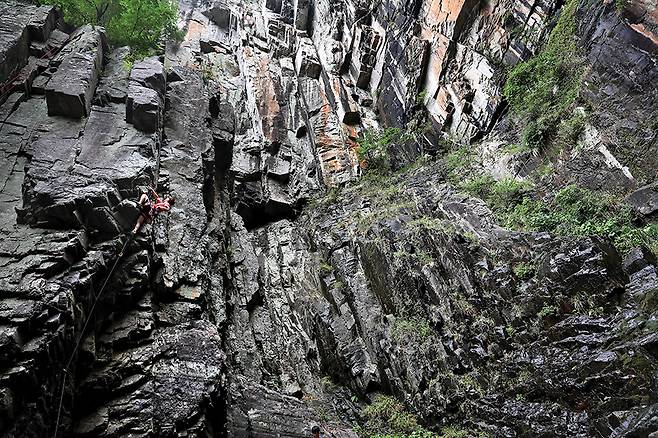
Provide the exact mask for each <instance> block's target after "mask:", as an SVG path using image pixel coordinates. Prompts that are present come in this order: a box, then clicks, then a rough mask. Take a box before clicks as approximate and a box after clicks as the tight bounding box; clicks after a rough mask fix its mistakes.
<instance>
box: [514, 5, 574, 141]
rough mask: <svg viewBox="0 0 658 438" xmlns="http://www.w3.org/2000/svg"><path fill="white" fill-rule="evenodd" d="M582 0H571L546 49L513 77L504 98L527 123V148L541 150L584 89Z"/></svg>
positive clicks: (525, 137) (517, 66)
mask: <svg viewBox="0 0 658 438" xmlns="http://www.w3.org/2000/svg"><path fill="white" fill-rule="evenodd" d="M577 5H578V0H568V1H567V2H566V4H565V5H564V7H563V8H562V12H561V13H560V18H559V20H558V23H557V25H556V26H555V28H554V29H553V30H552V32H551V34H550V36H549V39H548V43H547V45H546V47H545V48H544V49H543V50H542V51H541V52H540V53H539V54H537V55H536V56H534V57H532V58H531V59H529V60H527V61H525V62H521V63H519V64H517V65H516V66H515V67H514V68H513V69H512V71H511V72H510V73H509V76H508V78H507V81H506V83H505V86H504V88H503V94H504V95H505V98H506V99H507V101H508V102H509V103H510V106H511V107H512V110H513V112H514V113H515V114H517V115H518V116H519V117H521V118H522V119H523V120H525V127H524V129H523V134H522V137H523V144H524V145H525V146H526V147H528V148H539V147H541V146H542V145H544V144H545V143H546V142H548V140H549V139H550V138H551V137H552V136H553V135H554V129H555V127H556V126H557V125H558V124H559V121H560V120H561V119H562V118H563V116H564V114H565V113H566V111H567V110H568V109H569V108H570V107H571V105H572V104H573V102H574V101H575V99H576V97H577V96H578V92H579V90H580V85H581V77H582V73H583V68H582V66H581V63H580V62H579V53H578V49H577V47H576V39H575V30H576V23H575V13H576V8H577Z"/></svg>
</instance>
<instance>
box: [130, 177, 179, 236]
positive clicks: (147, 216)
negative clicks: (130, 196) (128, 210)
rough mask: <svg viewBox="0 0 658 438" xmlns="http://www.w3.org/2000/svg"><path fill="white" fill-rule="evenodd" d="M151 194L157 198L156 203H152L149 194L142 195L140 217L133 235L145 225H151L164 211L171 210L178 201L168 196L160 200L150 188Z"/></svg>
mask: <svg viewBox="0 0 658 438" xmlns="http://www.w3.org/2000/svg"><path fill="white" fill-rule="evenodd" d="M149 190H150V192H151V193H152V194H153V197H154V198H155V202H151V200H150V199H149V196H148V193H146V192H144V193H142V196H141V197H140V198H139V209H140V213H139V217H138V218H137V223H136V224H135V228H133V231H132V233H133V234H137V232H138V231H139V229H140V228H141V226H142V225H143V224H144V223H150V222H151V221H152V220H153V218H154V217H155V216H157V215H158V214H160V213H162V212H163V211H169V210H171V207H172V206H173V205H174V202H175V201H176V200H175V199H174V197H173V196H167V197H166V198H164V200H162V199H160V197H159V196H158V194H157V193H155V190H153V189H152V188H150V187H149Z"/></svg>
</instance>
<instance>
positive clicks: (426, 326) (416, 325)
mask: <svg viewBox="0 0 658 438" xmlns="http://www.w3.org/2000/svg"><path fill="white" fill-rule="evenodd" d="M391 334H392V335H393V338H394V339H395V340H396V341H397V342H399V343H402V342H404V341H406V340H409V339H411V340H416V341H419V342H425V341H426V340H428V339H430V337H431V336H432V335H433V334H434V330H432V327H431V326H430V323H429V321H427V320H425V319H421V318H414V319H403V318H398V319H396V320H395V322H394V323H393V328H392V329H391Z"/></svg>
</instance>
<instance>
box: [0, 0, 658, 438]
mask: <svg viewBox="0 0 658 438" xmlns="http://www.w3.org/2000/svg"><path fill="white" fill-rule="evenodd" d="M563 9H564V4H563V2H560V1H550V0H546V1H543V0H537V1H530V2H526V1H521V0H518V1H510V0H501V1H498V0H489V1H480V2H477V1H470V0H445V1H444V0H414V1H409V2H405V1H397V0H382V1H373V2H364V1H358V0H344V1H329V0H263V1H260V0H258V1H256V0H254V1H244V2H239V1H234V2H233V1H215V0H182V1H181V3H180V26H181V28H182V29H183V30H184V32H185V37H184V39H183V41H182V42H179V43H167V44H166V47H165V48H164V50H163V54H162V55H160V56H153V57H148V58H146V59H143V60H139V61H136V62H135V63H134V64H132V63H131V62H129V60H128V58H127V57H128V55H129V50H128V49H127V48H113V47H109V46H108V44H107V41H106V37H105V34H104V30H103V29H102V28H99V27H92V26H83V27H81V28H79V29H76V30H74V31H72V32H71V33H67V32H65V31H64V30H67V28H66V27H65V26H64V24H63V22H62V17H61V16H60V14H59V12H58V11H56V10H55V9H54V8H52V7H49V6H41V7H36V6H32V5H28V4H26V3H22V2H19V1H18V0H11V1H7V2H4V3H3V4H2V5H0V83H3V84H4V85H3V86H2V88H1V89H0V90H2V91H1V92H0V103H1V105H0V151H1V153H2V158H3V159H2V161H1V162H0V178H1V183H0V202H1V208H0V235H1V236H2V237H1V239H0V246H1V248H2V249H1V251H0V264H1V270H0V291H1V292H2V295H1V296H0V329H1V331H0V333H1V336H0V352H1V354H0V367H1V368H2V373H1V378H0V435H2V436H7V437H14V436H15V437H27V436H30V437H32V436H34V437H41V436H44V437H45V436H54V435H58V436H73V437H120V436H179V437H183V436H208V437H215V436H235V437H282V436H285V437H306V436H310V428H311V427H312V426H314V425H320V426H321V427H322V429H323V431H324V433H326V434H327V436H334V437H357V436H359V433H360V432H359V430H360V429H359V428H358V427H357V425H359V424H362V423H363V421H364V418H363V414H362V412H363V411H362V409H363V407H364V406H365V405H367V404H368V403H369V402H371V401H372V400H373V399H374V397H375V396H376V395H377V394H388V395H393V396H395V397H396V398H397V399H399V400H401V401H402V402H404V404H405V405H406V406H407V408H408V409H409V411H410V412H412V413H413V414H414V415H416V416H417V418H418V420H419V422H420V423H421V424H423V426H424V427H426V428H428V429H430V430H433V431H436V432H439V431H441V430H442V429H443V428H445V427H456V428H460V429H463V430H464V431H469V432H468V433H470V434H471V435H472V436H477V434H478V433H479V434H488V435H489V436H505V437H515V436H559V437H576V436H582V437H587V436H606V437H607V436H615V437H621V436H638V437H644V436H653V435H650V434H653V433H654V432H655V431H656V430H658V423H657V422H656V418H658V402H657V399H658V394H657V393H656V370H657V369H658V365H657V362H656V361H657V356H656V355H657V354H658V336H657V335H656V332H655V328H656V324H655V321H656V312H657V310H658V309H657V308H656V293H657V291H658V267H657V264H656V260H655V257H654V256H653V255H652V254H651V253H650V252H649V251H648V250H647V249H646V248H633V249H631V250H630V251H628V252H627V253H624V254H622V253H620V252H619V251H618V250H617V249H615V247H614V246H612V245H611V243H610V242H609V241H608V240H606V239H602V238H597V237H580V238H572V237H559V236H552V235H550V234H548V233H545V232H520V231H510V230H507V229H505V228H503V227H501V226H500V224H499V223H498V222H497V220H496V218H495V216H494V214H493V213H492V211H491V210H490V208H489V207H488V206H487V205H486V204H485V203H483V202H482V201H481V200H479V199H476V198H473V197H470V196H468V195H466V194H464V193H462V192H461V191H460V190H458V188H457V187H455V184H453V182H451V181H450V178H449V177H448V175H447V173H446V169H445V166H444V165H443V164H442V163H441V162H440V161H439V160H436V159H433V158H430V157H436V156H441V155H442V154H444V153H445V152H446V148H447V147H448V146H446V144H447V143H446V141H445V139H446V138H448V139H450V142H452V143H469V144H472V145H474V149H473V153H474V154H476V155H477V156H478V157H479V158H481V165H482V166H483V167H485V168H487V169H489V170H490V171H492V172H494V173H495V174H497V175H501V176H514V177H517V178H519V179H523V178H525V177H527V176H528V175H530V174H531V172H533V171H534V170H535V169H536V168H537V167H539V166H540V164H541V162H542V161H541V160H542V159H543V157H542V156H541V154H533V153H523V154H520V155H519V154H517V155H514V154H510V153H509V150H508V148H506V146H508V145H509V144H510V143H514V142H516V141H517V140H518V136H519V131H520V127H519V126H516V125H515V122H514V120H513V118H512V116H511V114H510V112H509V110H508V107H507V105H506V103H505V101H504V99H503V86H504V81H505V73H506V72H507V71H508V70H509V69H510V68H512V67H513V66H514V65H516V64H517V63H519V62H521V61H522V60H525V59H528V58H530V57H531V56H533V55H534V54H536V53H537V52H538V51H540V50H541V48H542V47H543V45H544V44H545V43H546V41H547V39H548V35H549V34H550V31H551V29H552V28H553V27H554V25H555V23H556V21H557V17H558V16H559V14H560V12H561V11H562V10H563ZM655 9H656V5H655V2H651V1H641V0H631V1H629V2H622V3H619V4H617V5H616V4H613V3H611V2H603V1H599V0H582V1H580V2H579V3H578V6H577V9H576V18H575V20H576V21H575V22H576V36H577V39H578V47H579V50H580V51H581V52H582V54H583V65H584V74H583V83H584V86H583V88H582V90H581V96H582V99H583V100H584V102H586V106H587V107H588V109H589V110H590V111H591V112H592V113H593V114H594V116H593V117H591V118H589V119H588V121H587V124H586V127H585V135H584V136H585V140H584V141H583V145H582V147H581V148H578V149H574V150H572V151H561V152H560V153H559V154H556V156H555V157H553V158H554V164H553V172H552V174H551V175H550V176H549V177H547V178H546V179H544V180H542V181H543V182H542V184H544V186H543V189H544V190H545V191H546V192H547V193H552V192H554V191H555V190H557V189H558V188H559V187H562V186H564V185H566V184H570V183H578V184H580V185H582V186H584V187H588V188H591V189H595V190H601V191H604V192H606V193H610V194H614V195H615V196H618V197H626V199H627V200H628V203H629V205H630V206H632V207H633V208H634V209H636V210H637V212H638V214H640V215H641V216H642V217H645V218H651V217H653V216H652V215H655V213H656V212H658V189H656V184H658V183H656V164H657V160H658V140H657V136H658V134H657V130H656V124H655V120H656V117H657V116H658V114H657V113H658V105H657V102H656V100H657V99H658V93H657V87H658V80H657V79H658V68H657V67H656V59H657V57H658V34H657V31H656V29H657V24H656V22H657V18H656V14H655ZM421 119H422V124H423V126H422V127H421V126H420V124H421ZM384 127H397V128H402V129H405V130H408V131H410V130H414V132H413V140H411V141H406V142H403V143H401V144H396V145H394V146H393V148H392V150H391V155H392V157H393V158H394V162H393V167H394V168H395V170H397V169H401V170H399V171H398V172H396V173H394V174H393V175H392V176H389V177H387V178H384V179H377V178H372V177H368V176H367V175H366V176H365V177H364V176H362V174H363V173H364V169H363V164H364V163H362V162H360V159H359V156H358V154H357V152H356V150H357V147H358V144H357V139H358V138H359V136H360V135H363V133H364V132H366V131H367V130H371V131H372V130H376V129H379V128H384ZM149 186H152V187H154V188H156V190H157V191H158V192H159V193H161V194H164V193H171V194H173V195H174V196H175V197H176V204H175V206H174V207H173V209H172V211H171V212H170V213H169V214H163V215H160V216H159V217H157V218H156V220H155V221H154V222H153V223H152V224H148V225H145V226H144V227H143V228H142V230H141V231H140V233H139V234H138V235H137V236H136V237H135V238H134V239H132V238H130V237H129V232H130V230H131V229H132V227H133V225H134V223H135V221H136V219H137V216H138V209H137V207H136V200H137V199H138V197H139V195H140V193H141V192H142V191H143V190H145V189H146V188H147V187H149ZM339 189H340V190H339ZM530 263H532V265H533V266H534V267H535V271H536V272H534V275H532V276H526V275H523V274H522V273H520V272H519V271H518V269H515V268H516V267H518V266H520V265H522V264H530ZM546 309H548V310H550V312H549V311H547V310H546ZM465 433H466V432H465Z"/></svg>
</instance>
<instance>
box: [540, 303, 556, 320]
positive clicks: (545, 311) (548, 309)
mask: <svg viewBox="0 0 658 438" xmlns="http://www.w3.org/2000/svg"><path fill="white" fill-rule="evenodd" d="M557 314H558V308H557V306H555V305H553V304H546V305H544V307H542V308H541V310H540V311H539V313H537V316H538V317H540V318H542V319H543V318H548V317H549V316H556V315H557Z"/></svg>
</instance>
